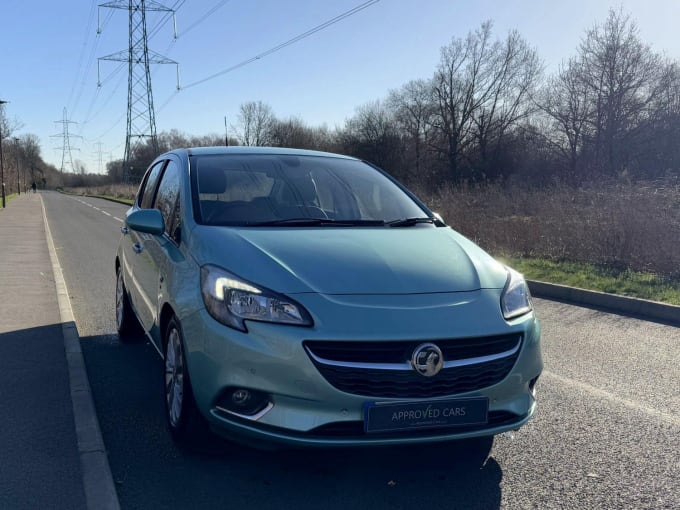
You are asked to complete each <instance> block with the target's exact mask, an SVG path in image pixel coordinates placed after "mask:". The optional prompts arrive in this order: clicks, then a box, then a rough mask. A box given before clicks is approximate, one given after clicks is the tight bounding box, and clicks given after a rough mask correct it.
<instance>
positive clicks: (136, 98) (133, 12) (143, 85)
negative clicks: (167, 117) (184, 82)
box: [97, 0, 179, 182]
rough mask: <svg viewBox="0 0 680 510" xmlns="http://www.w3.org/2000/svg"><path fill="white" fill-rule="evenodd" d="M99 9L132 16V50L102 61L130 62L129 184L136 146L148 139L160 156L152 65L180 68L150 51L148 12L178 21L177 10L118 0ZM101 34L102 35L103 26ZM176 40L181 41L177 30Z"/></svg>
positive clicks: (145, 1)
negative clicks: (162, 13) (157, 13)
mask: <svg viewBox="0 0 680 510" xmlns="http://www.w3.org/2000/svg"><path fill="white" fill-rule="evenodd" d="M99 7H100V8H101V7H105V8H111V9H127V10H128V13H129V20H130V21H129V48H128V49H127V50H123V51H119V52H117V53H112V54H111V55H107V56H105V57H100V58H99V60H100V61H101V60H113V61H116V62H127V63H128V107H127V133H126V135H125V155H124V156H123V175H124V179H125V181H126V182H127V181H128V180H129V175H128V170H129V168H130V159H131V157H132V150H133V148H134V145H136V144H137V143H140V141H141V140H142V139H144V138H146V139H149V140H150V141H151V146H152V147H153V150H154V155H157V154H158V138H157V137H156V115H155V112H154V108H153V94H152V91H151V73H150V72H149V64H175V65H176V66H178V64H177V62H175V61H174V60H170V59H169V58H167V57H164V56H163V55H160V54H159V53H156V52H155V51H152V50H150V49H149V45H148V34H147V28H146V13H147V11H157V12H165V13H172V15H173V19H174V15H175V11H173V10H172V9H170V8H168V7H165V6H164V5H161V4H160V3H158V2H154V1H152V0H114V1H112V2H107V3H104V4H100V5H99ZM97 32H98V33H101V25H100V28H98V29H97ZM175 38H177V31H176V29H175ZM98 64H99V63H98ZM97 84H98V85H99V86H101V80H100V79H98V83H97ZM177 89H179V66H178V67H177Z"/></svg>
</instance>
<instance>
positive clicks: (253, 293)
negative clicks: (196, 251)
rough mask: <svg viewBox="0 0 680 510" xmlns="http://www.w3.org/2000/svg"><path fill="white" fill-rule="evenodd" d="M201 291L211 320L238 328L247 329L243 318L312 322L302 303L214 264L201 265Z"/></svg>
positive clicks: (291, 322)
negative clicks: (254, 283)
mask: <svg viewBox="0 0 680 510" xmlns="http://www.w3.org/2000/svg"><path fill="white" fill-rule="evenodd" d="M201 294H202V296H203V302H204V303H205V308H206V310H208V313H209V314H210V315H211V316H212V317H213V318H214V319H215V320H217V321H219V322H221V323H222V324H224V325H226V326H229V327H232V328H235V329H238V330H240V331H247V329H246V326H245V323H244V321H246V320H254V321H262V322H274V323H277V324H292V325H296V326H311V325H312V324H313V322H312V318H311V316H310V315H309V312H307V310H305V309H304V308H303V307H302V305H300V304H298V303H296V302H295V301H293V300H292V299H290V298H288V297H286V296H283V295H281V294H277V293H276V292H274V291H271V290H268V289H265V288H263V287H258V286H256V285H253V284H252V283H249V282H246V281H245V280H242V279H241V278H239V277H237V276H235V275H233V274H231V273H230V272H228V271H226V270H224V269H222V268H220V267H217V266H213V265H206V266H203V267H202V268H201Z"/></svg>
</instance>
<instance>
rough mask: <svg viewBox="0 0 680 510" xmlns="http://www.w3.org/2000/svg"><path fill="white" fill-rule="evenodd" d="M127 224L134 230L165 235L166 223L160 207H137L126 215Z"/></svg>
mask: <svg viewBox="0 0 680 510" xmlns="http://www.w3.org/2000/svg"><path fill="white" fill-rule="evenodd" d="M125 224H126V225H127V226H128V227H130V228H131V229H132V230H136V231H138V232H146V233H147V234H153V235H155V236H160V235H163V232H164V231H165V224H164V222H163V215H162V214H161V212H160V211H159V210H158V209H137V210H133V211H132V212H129V213H128V214H127V215H126V216H125Z"/></svg>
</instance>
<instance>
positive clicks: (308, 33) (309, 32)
mask: <svg viewBox="0 0 680 510" xmlns="http://www.w3.org/2000/svg"><path fill="white" fill-rule="evenodd" d="M379 1H380V0H369V1H368V2H364V3H362V4H360V5H357V6H356V7H354V8H353V9H350V10H348V11H345V12H343V13H342V14H339V15H338V16H336V17H335V18H331V19H329V20H328V21H325V22H324V23H322V24H320V25H317V26H316V27H314V28H311V29H310V30H307V31H306V32H303V33H302V34H300V35H297V36H295V37H293V38H292V39H288V40H287V41H286V42H283V43H281V44H279V45H278V46H274V47H273V48H270V49H268V50H267V51H264V52H262V53H260V54H258V55H255V56H254V57H251V58H249V59H247V60H244V61H243V62H240V63H238V64H236V65H233V66H231V67H228V68H226V69H224V70H222V71H219V72H217V73H215V74H212V75H210V76H208V77H206V78H203V79H201V80H198V81H195V82H193V83H190V84H189V85H185V86H184V87H182V89H188V88H191V87H195V86H196V85H200V84H201V83H205V82H206V81H209V80H213V79H215V78H218V77H220V76H222V75H224V74H227V73H230V72H232V71H235V70H236V69H239V68H241V67H243V66H245V65H248V64H251V63H252V62H255V61H256V60H259V59H261V58H264V57H267V56H269V55H271V54H272V53H276V52H277V51H280V50H282V49H283V48H286V47H288V46H290V45H291V44H295V43H296V42H299V41H301V40H302V39H306V38H307V37H309V36H311V35H313V34H315V33H317V32H319V31H321V30H323V29H325V28H328V27H330V26H331V25H335V24H336V23H338V22H340V21H342V20H344V19H345V18H349V17H350V16H353V15H354V14H356V13H358V12H360V11H363V10H364V9H366V8H368V7H370V6H371V5H373V4H376V3H378V2H379Z"/></svg>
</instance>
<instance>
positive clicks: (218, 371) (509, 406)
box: [182, 291, 543, 447]
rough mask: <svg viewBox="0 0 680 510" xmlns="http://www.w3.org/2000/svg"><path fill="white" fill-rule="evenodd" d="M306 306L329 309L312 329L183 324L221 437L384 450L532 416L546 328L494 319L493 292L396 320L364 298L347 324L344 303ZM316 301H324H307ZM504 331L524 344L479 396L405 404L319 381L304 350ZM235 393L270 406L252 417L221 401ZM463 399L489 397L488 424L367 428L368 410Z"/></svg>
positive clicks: (202, 318)
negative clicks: (321, 344)
mask: <svg viewBox="0 0 680 510" xmlns="http://www.w3.org/2000/svg"><path fill="white" fill-rule="evenodd" d="M305 299H306V301H307V302H303V304H304V305H305V306H306V307H307V308H308V309H309V310H319V309H322V310H323V309H326V310H328V312H327V313H326V314H319V315H317V316H315V326H314V327H313V328H300V327H290V326H280V325H274V324H265V323H252V322H249V323H248V329H249V331H248V332H247V333H242V332H240V331H236V330H233V329H231V328H228V327H226V326H223V325H221V324H219V323H217V322H216V321H215V320H214V319H212V318H211V317H210V316H209V315H208V314H207V313H206V312H205V311H199V312H196V313H193V314H191V315H190V316H189V317H186V318H184V319H182V325H183V330H184V335H185V341H186V343H187V346H186V347H187V361H188V365H189V370H190V375H191V378H192V384H193V389H194V393H195V399H196V402H197V404H198V406H199V409H200V410H201V412H202V413H203V414H204V416H206V418H207V419H208V421H209V423H210V425H211V427H212V428H213V429H214V430H215V431H216V432H217V433H219V434H222V435H225V436H227V437H229V438H232V439H245V440H248V441H249V442H251V443H253V442H254V443H257V442H263V443H277V444H281V445H290V446H320V447H332V446H362V445H365V446H368V445H373V446H379V445H392V444H413V443H427V442H435V441H448V440H455V439H465V438H472V437H480V436H489V435H495V434H499V433H502V432H506V431H508V430H514V429H518V428H519V427H521V426H522V425H524V424H525V423H526V422H527V421H528V420H529V419H530V418H531V417H532V416H533V414H534V412H535V409H536V399H535V383H536V380H537V378H538V376H539V375H540V373H541V370H542V368H543V364H542V360H541V353H540V325H539V323H538V321H537V320H536V318H535V317H534V315H533V314H528V315H526V316H524V317H522V318H519V319H515V320H514V321H513V322H511V323H508V322H506V321H504V320H502V318H493V319H490V318H489V317H490V316H491V317H495V315H493V314H489V313H488V310H489V309H491V310H493V308H489V307H490V306H491V307H493V306H494V305H496V306H497V299H498V294H497V292H493V291H478V292H474V293H459V294H457V295H456V296H455V297H452V296H446V297H442V296H437V297H436V298H430V297H419V298H414V299H415V300H416V301H417V300H422V301H419V302H417V303H412V304H411V305H410V306H409V307H408V308H407V309H402V310H399V311H398V313H396V314H395V313H394V307H393V306H392V304H389V303H387V304H385V303H383V304H384V305H385V306H380V305H379V304H376V303H366V301H365V300H366V299H368V298H365V297H362V298H361V299H359V301H361V302H359V301H357V303H355V304H356V306H355V307H352V308H350V309H353V311H351V312H350V313H349V316H348V314H347V313H345V316H344V319H345V320H342V319H338V316H339V315H338V313H337V312H338V311H339V310H337V309H336V310H335V311H334V310H333V308H334V306H341V307H342V309H343V310H344V311H345V312H346V311H347V309H348V308H347V303H346V302H345V303H332V304H330V305H329V303H328V299H327V298H325V297H323V296H308V297H306V298H305ZM333 299H335V298H333ZM343 299H349V298H343ZM432 299H434V301H433V300H432ZM313 300H318V302H316V303H314V302H311V301H313ZM428 300H429V301H428ZM454 300H455V302H454ZM300 301H302V300H300ZM324 301H326V302H325V303H324ZM388 305H389V306H388ZM366 314H368V315H370V320H367V317H365V316H364V315H366ZM498 315H499V316H500V313H498ZM442 317H444V318H442ZM452 331H455V335H452ZM501 334H516V335H518V337H519V338H521V345H520V347H519V351H518V353H517V355H516V357H515V358H513V364H512V366H511V367H510V368H509V369H508V370H507V373H506V374H504V375H503V377H502V379H501V380H499V381H497V382H494V384H491V385H489V386H484V387H480V388H475V389H474V390H473V391H463V392H455V393H450V394H438V395H436V396H434V397H429V396H427V395H426V394H425V395H419V396H418V397H417V398H413V397H407V398H401V397H399V396H398V395H396V394H395V395H391V396H389V397H384V396H371V395H363V394H354V393H351V392H348V391H342V390H341V389H338V388H337V387H336V385H334V384H332V383H331V382H329V380H328V379H327V378H326V377H324V375H322V373H321V372H320V370H319V368H318V366H317V365H315V363H314V362H313V361H312V359H311V357H310V355H309V354H308V352H307V351H306V350H305V347H304V343H305V341H308V340H310V339H313V340H321V341H339V340H342V341H346V342H361V341H381V340H383V339H385V338H388V339H390V341H404V342H409V341H411V342H412V341H418V342H420V341H423V342H426V341H433V342H435V343H436V342H437V341H438V339H442V338H452V337H453V338H454V339H455V338H457V337H461V338H468V339H469V338H475V337H485V336H488V335H501ZM235 388H244V389H248V390H251V391H256V392H260V393H261V394H263V395H266V400H267V404H268V405H267V406H266V407H265V408H263V409H261V410H259V411H258V412H257V413H254V414H253V415H251V416H247V415H244V414H243V413H240V412H236V411H235V410H234V409H227V408H226V406H225V405H222V402H223V400H224V399H225V398H228V395H229V394H230V392H231V391H232V390H233V389H235ZM461 398H485V399H487V400H488V422H487V423H484V424H478V425H460V426H449V427H442V428H424V429H409V430H402V431H395V432H391V431H390V432H381V433H370V432H365V431H364V426H363V424H364V407H365V405H367V404H372V403H384V402H441V401H442V400H450V399H461Z"/></svg>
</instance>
